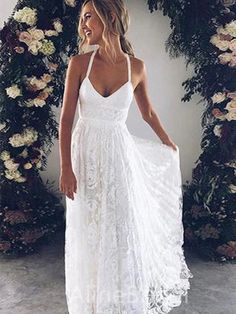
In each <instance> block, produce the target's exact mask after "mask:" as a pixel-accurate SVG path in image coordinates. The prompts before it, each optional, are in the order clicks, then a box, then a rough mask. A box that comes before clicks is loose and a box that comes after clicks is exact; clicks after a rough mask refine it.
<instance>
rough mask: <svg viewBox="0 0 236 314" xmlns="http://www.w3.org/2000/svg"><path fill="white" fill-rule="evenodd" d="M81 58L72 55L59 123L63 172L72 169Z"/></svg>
mask: <svg viewBox="0 0 236 314" xmlns="http://www.w3.org/2000/svg"><path fill="white" fill-rule="evenodd" d="M79 58H80V56H72V57H71V58H70V61H69V64H68V68H67V72H66V79H65V88H64V94H63V105H62V110H61V115H60V124H59V147H60V167H61V171H62V172H64V171H68V170H71V169H72V164H71V130H72V126H73V121H74V116H75V111H76V105H77V101H78V93H79V81H80V80H79V79H80V74H79V68H80V67H79V65H78V59H79Z"/></svg>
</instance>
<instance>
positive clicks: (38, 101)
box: [33, 98, 46, 107]
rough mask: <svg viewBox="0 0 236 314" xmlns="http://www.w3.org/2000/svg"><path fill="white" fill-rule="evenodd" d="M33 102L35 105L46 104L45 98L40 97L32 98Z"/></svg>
mask: <svg viewBox="0 0 236 314" xmlns="http://www.w3.org/2000/svg"><path fill="white" fill-rule="evenodd" d="M33 103H34V105H35V107H43V106H45V105H46V102H45V100H43V99H40V98H35V99H34V100H33Z"/></svg>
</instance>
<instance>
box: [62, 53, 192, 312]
mask: <svg viewBox="0 0 236 314" xmlns="http://www.w3.org/2000/svg"><path fill="white" fill-rule="evenodd" d="M95 53H96V50H94V52H93V53H92V54H91V57H90V61H89V65H88V69H87V74H86V77H85V79H84V80H83V82H82V84H81V87H80V91H79V104H80V107H79V119H78V121H77V123H76V126H75V128H74V130H73V134H72V145H71V154H72V166H73V171H74V173H75V176H76V178H77V193H76V194H74V200H72V199H70V198H68V197H66V234H65V280H66V299H67V304H68V311H69V313H70V314H154V313H159V314H164V313H168V312H169V311H170V310H171V309H172V308H173V307H176V306H179V305H180V304H181V296H183V295H186V294H187V292H188V291H187V290H188V289H189V288H190V283H189V278H192V277H193V275H192V273H191V272H190V270H189V269H188V267H187V265H186V262H185V258H184V253H183V248H182V245H183V225H182V189H181V172H180V161H179V149H178V150H177V151H174V150H173V149H172V148H171V147H169V146H167V145H164V144H160V143H159V142H158V141H152V140H147V139H142V138H140V137H136V136H134V135H132V134H131V133H130V132H129V131H128V129H127V126H126V119H127V115H128V111H129V107H130V104H131V102H132V99H133V87H132V83H131V66H130V58H129V55H128V54H126V56H127V62H128V63H127V64H128V81H127V82H126V83H125V84H123V85H122V86H121V87H120V88H119V89H118V90H116V91H115V92H114V93H113V94H111V95H110V96H108V97H104V96H102V95H100V93H98V92H97V91H96V89H95V88H94V87H93V85H92V83H91V81H90V79H89V77H88V76H89V73H90V70H91V66H92V61H93V58H94V55H95Z"/></svg>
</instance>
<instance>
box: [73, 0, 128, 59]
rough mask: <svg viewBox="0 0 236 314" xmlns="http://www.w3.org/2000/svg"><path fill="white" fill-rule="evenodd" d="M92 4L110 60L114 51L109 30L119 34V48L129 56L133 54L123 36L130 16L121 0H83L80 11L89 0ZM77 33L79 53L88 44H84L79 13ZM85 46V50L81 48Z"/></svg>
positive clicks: (113, 56)
mask: <svg viewBox="0 0 236 314" xmlns="http://www.w3.org/2000/svg"><path fill="white" fill-rule="evenodd" d="M89 1H91V3H92V4H93V7H94V10H95V11H96V13H97V15H98V16H99V18H100V19H101V22H102V24H103V26H104V29H103V33H102V39H103V40H104V43H105V47H104V49H105V51H106V53H107V54H108V56H110V59H111V62H112V63H113V62H114V61H113V60H116V51H115V49H114V47H113V45H112V42H111V36H110V34H111V32H112V33H115V34H119V36H120V44H121V49H122V50H123V51H124V53H127V54H129V55H131V56H134V50H133V47H132V45H131V43H130V42H129V40H128V39H127V38H126V37H125V34H126V32H127V30H128V27H129V24H130V16H129V13H128V10H127V8H126V7H125V4H124V1H123V0H115V1H114V0H85V1H84V2H83V4H82V6H81V11H82V9H83V7H84V6H85V5H86V4H87V3H88V2H89ZM111 11H112V12H113V13H114V14H115V16H116V19H115V21H114V26H113V25H112V22H111V16H110V12H111ZM78 34H79V37H80V39H79V54H83V53H85V50H86V49H87V48H88V46H89V45H87V44H86V36H85V35H84V32H83V30H82V27H81V16H80V15H79V23H78ZM84 47H85V48H86V49H85V50H84V49H83V48H84Z"/></svg>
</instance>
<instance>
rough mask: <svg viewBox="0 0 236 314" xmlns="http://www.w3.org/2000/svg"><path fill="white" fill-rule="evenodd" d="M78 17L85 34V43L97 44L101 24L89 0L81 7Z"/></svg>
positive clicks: (100, 33)
mask: <svg viewBox="0 0 236 314" xmlns="http://www.w3.org/2000/svg"><path fill="white" fill-rule="evenodd" d="M80 19H81V28H82V31H83V32H84V35H85V36H86V39H87V43H88V44H89V45H96V44H99V42H100V40H101V37H102V31H103V24H102V22H101V20H100V18H99V16H98V15H97V13H96V12H95V10H94V8H93V5H92V3H91V1H89V2H88V3H86V5H85V6H84V7H83V9H82V11H81V16H80Z"/></svg>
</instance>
